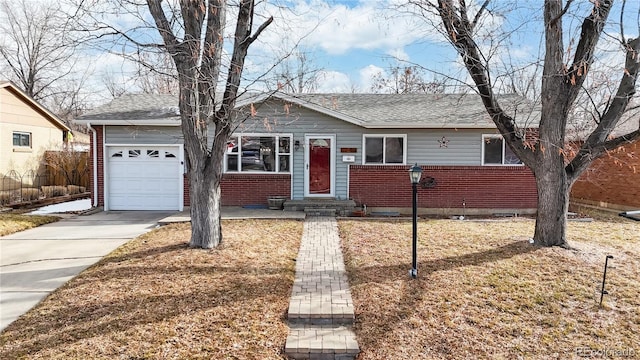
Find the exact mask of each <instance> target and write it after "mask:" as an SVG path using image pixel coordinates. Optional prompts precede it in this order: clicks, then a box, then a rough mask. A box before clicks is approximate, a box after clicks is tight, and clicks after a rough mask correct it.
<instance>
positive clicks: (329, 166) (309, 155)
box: [304, 135, 336, 197]
mask: <svg viewBox="0 0 640 360" xmlns="http://www.w3.org/2000/svg"><path fill="white" fill-rule="evenodd" d="M304 148H305V152H304V159H305V161H304V162H305V165H304V169H305V177H304V178H305V181H304V196H305V197H334V196H335V173H336V136H335V135H306V136H305V147H304Z"/></svg>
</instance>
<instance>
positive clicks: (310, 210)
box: [304, 207, 336, 216]
mask: <svg viewBox="0 0 640 360" xmlns="http://www.w3.org/2000/svg"><path fill="white" fill-rule="evenodd" d="M304 212H305V214H307V215H313V216H336V209H327V208H315V207H306V208H304Z"/></svg>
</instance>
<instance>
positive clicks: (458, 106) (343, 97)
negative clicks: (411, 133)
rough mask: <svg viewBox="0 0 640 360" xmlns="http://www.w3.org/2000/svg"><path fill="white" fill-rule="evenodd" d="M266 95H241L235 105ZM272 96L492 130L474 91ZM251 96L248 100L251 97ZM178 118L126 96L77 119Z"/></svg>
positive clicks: (511, 100) (164, 102)
mask: <svg viewBox="0 0 640 360" xmlns="http://www.w3.org/2000/svg"><path fill="white" fill-rule="evenodd" d="M266 98H268V96H257V97H256V96H254V97H250V96H247V97H245V100H244V101H240V100H239V102H238V105H239V106H242V105H246V104H248V103H250V102H251V101H254V102H260V101H264V100H265V99H266ZM271 98H276V99H281V100H283V101H294V102H295V103H297V104H299V105H302V106H306V107H309V108H311V109H313V110H316V111H320V112H323V113H326V114H328V115H330V116H334V117H338V118H341V119H342V120H345V121H349V122H352V123H355V124H357V125H360V126H363V127H366V128H493V127H495V126H494V124H493V122H492V121H491V119H490V118H489V116H488V115H487V113H486V110H485V109H484V106H483V104H482V101H481V100H480V97H479V96H478V95H475V94H466V95H463V94H283V93H276V94H273V95H271ZM249 99H251V100H249ZM498 101H499V103H500V105H501V106H502V107H503V109H504V110H505V111H506V112H507V113H508V114H510V115H511V116H515V118H516V122H517V123H518V125H519V126H522V127H537V124H538V122H539V113H538V111H537V110H535V108H534V106H532V104H531V103H530V102H529V101H527V100H526V99H524V98H523V97H520V96H518V95H501V96H499V98H498ZM178 118H179V111H178V99H177V96H174V95H149V94H135V95H124V96H121V97H119V98H117V99H115V100H113V101H112V102H110V103H108V104H105V105H103V106H100V107H98V108H96V109H95V110H93V111H91V112H89V113H87V114H85V115H83V116H82V117H80V118H78V120H80V121H85V122H96V123H99V122H100V121H110V120H111V121H127V122H129V123H131V124H135V123H136V122H139V123H140V124H144V123H145V121H149V120H153V121H160V122H161V121H164V120H166V121H167V124H169V123H173V125H176V124H175V122H176V121H177V120H178Z"/></svg>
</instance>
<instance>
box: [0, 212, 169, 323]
mask: <svg viewBox="0 0 640 360" xmlns="http://www.w3.org/2000/svg"><path fill="white" fill-rule="evenodd" d="M173 213H175V212H174V211H171V212H167V211H109V212H100V213H96V214H93V215H87V216H73V217H70V218H66V219H62V220H60V221H58V222H56V223H52V224H47V225H43V226H40V227H37V228H34V229H30V230H25V231H22V232H19V233H15V234H12V235H7V236H4V237H0V330H2V329H4V328H5V327H7V326H8V325H9V324H10V323H12V322H13V321H15V320H16V319H17V318H18V317H19V316H20V315H22V314H24V313H25V312H27V311H29V309H31V308H32V307H33V306H35V305H36V304H38V303H39V302H40V301H41V300H42V299H44V298H45V297H46V296H47V295H48V294H49V293H50V292H52V291H53V290H55V289H57V288H58V287H60V286H61V285H63V284H64V283H66V282H67V281H69V280H70V279H71V278H73V277H75V276H76V275H78V274H79V273H80V272H81V271H83V270H84V269H86V268H88V267H89V266H91V265H93V264H95V263H96V262H97V261H98V260H100V259H101V258H102V257H104V256H105V255H107V254H109V253H110V252H111V251H113V250H114V249H116V248H117V247H119V246H120V245H122V244H124V243H126V242H128V241H129V240H131V239H133V238H134V237H136V236H138V235H141V234H143V233H145V232H147V231H149V230H152V229H153V228H154V227H156V225H157V222H158V220H160V219H162V218H165V217H167V216H169V215H171V214H173Z"/></svg>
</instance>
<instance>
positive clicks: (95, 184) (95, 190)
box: [87, 122, 98, 207]
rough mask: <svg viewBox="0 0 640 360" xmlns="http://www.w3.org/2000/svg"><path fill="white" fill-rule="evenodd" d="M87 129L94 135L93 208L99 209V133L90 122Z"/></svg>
mask: <svg viewBox="0 0 640 360" xmlns="http://www.w3.org/2000/svg"><path fill="white" fill-rule="evenodd" d="M87 128H89V130H91V132H92V133H93V146H92V147H93V166H92V167H93V207H98V148H97V145H98V144H97V142H98V133H97V132H96V129H94V128H92V127H91V123H89V122H88V123H87Z"/></svg>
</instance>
